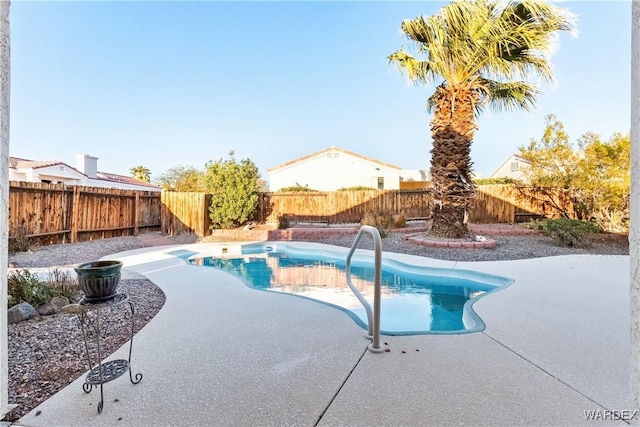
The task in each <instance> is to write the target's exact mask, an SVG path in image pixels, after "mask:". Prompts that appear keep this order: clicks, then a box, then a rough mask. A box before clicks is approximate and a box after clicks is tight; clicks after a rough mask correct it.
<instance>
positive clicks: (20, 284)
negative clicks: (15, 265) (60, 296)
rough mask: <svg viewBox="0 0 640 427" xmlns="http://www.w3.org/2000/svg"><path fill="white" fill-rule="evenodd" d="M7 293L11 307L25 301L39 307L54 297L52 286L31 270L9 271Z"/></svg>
mask: <svg viewBox="0 0 640 427" xmlns="http://www.w3.org/2000/svg"><path fill="white" fill-rule="evenodd" d="M7 293H8V302H9V307H12V306H14V305H16V304H19V303H21V302H23V301H24V302H28V303H29V304H31V305H32V306H34V307H37V306H39V305H41V304H44V303H45V302H47V300H48V299H50V298H51V297H53V291H52V289H51V287H50V286H47V285H46V284H45V283H42V282H41V281H40V280H39V279H38V276H36V275H34V274H31V272H30V271H29V270H15V271H12V272H10V273H9V276H8V277H7Z"/></svg>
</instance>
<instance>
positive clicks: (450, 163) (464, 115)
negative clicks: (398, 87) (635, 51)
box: [388, 0, 574, 238]
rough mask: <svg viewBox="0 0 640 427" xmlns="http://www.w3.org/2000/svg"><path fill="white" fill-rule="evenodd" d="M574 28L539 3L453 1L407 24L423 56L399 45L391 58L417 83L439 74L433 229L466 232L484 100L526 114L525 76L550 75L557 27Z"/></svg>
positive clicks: (530, 94)
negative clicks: (474, 143) (474, 147)
mask: <svg viewBox="0 0 640 427" xmlns="http://www.w3.org/2000/svg"><path fill="white" fill-rule="evenodd" d="M573 28H574V16H573V15H572V14H570V13H569V12H567V11H565V10H563V9H560V8H558V7H556V6H553V5H549V4H546V3H544V2H542V1H537V0H524V1H509V2H505V1H499V0H475V1H473V0H461V1H454V2H453V3H451V4H449V5H447V6H444V7H443V8H442V9H441V10H440V11H439V13H437V14H436V15H433V16H430V17H427V18H424V17H418V18H416V19H413V20H405V21H403V22H402V31H403V32H404V34H405V35H406V37H407V38H408V39H409V40H411V41H413V42H415V45H416V47H417V50H418V54H419V55H420V56H421V57H422V58H423V59H420V58H416V57H414V56H412V55H411V54H409V53H406V52H404V51H403V50H402V49H401V50H398V51H397V52H395V53H393V54H391V55H389V57H388V59H389V61H390V62H391V63H395V64H396V65H398V68H399V69H400V71H401V72H404V73H406V76H407V78H408V79H409V80H410V81H413V82H415V83H422V84H432V83H435V82H436V80H439V79H442V82H441V83H440V84H439V85H438V86H437V87H436V89H435V92H434V93H433V94H432V95H431V96H430V97H429V99H428V101H427V110H428V111H429V112H433V113H434V114H433V118H432V119H431V136H432V138H433V148H432V150H431V177H432V184H433V198H432V202H431V214H432V218H433V227H432V229H431V233H432V234H434V235H437V236H441V237H454V238H457V237H463V236H465V235H467V234H468V230H467V214H468V210H469V208H470V207H471V203H472V202H473V198H474V195H475V187H474V184H473V181H472V171H471V166H472V162H471V157H470V151H471V143H472V141H473V137H474V134H475V131H476V129H477V126H476V121H475V119H476V115H477V114H478V113H480V112H481V111H482V110H483V109H484V108H485V107H486V106H487V105H490V106H492V107H493V108H494V109H495V110H502V109H507V110H509V109H524V110H526V111H528V110H529V109H530V108H531V107H532V106H533V105H534V101H535V99H536V95H538V92H539V90H538V87H537V86H536V85H535V84H533V83H530V82H528V81H526V79H527V77H529V76H530V75H535V76H539V77H541V78H542V79H543V80H546V81H552V80H553V73H552V70H551V64H550V61H549V60H550V56H551V53H552V51H553V48H554V45H555V43H554V42H555V41H556V35H557V32H558V31H571V30H572V29H573Z"/></svg>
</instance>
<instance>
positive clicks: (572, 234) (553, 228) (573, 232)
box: [532, 218, 602, 248]
mask: <svg viewBox="0 0 640 427" xmlns="http://www.w3.org/2000/svg"><path fill="white" fill-rule="evenodd" d="M532 223H534V221H532ZM534 226H535V227H537V229H539V230H542V231H543V232H544V233H545V234H546V235H547V236H550V237H551V238H553V239H554V240H555V241H557V242H558V243H560V244H561V245H563V246H568V247H577V248H584V247H589V246H591V244H592V243H593V235H594V234H595V233H599V232H601V231H602V229H601V228H600V227H599V226H598V225H597V224H595V223H593V222H589V221H579V220H577V219H568V218H558V219H546V220H542V221H535V224H534Z"/></svg>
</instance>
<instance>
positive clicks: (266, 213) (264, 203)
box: [258, 190, 430, 224]
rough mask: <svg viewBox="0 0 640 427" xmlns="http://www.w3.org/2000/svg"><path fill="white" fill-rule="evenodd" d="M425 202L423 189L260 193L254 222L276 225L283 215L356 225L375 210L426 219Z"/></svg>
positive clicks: (427, 207) (304, 220)
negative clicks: (279, 217)
mask: <svg viewBox="0 0 640 427" xmlns="http://www.w3.org/2000/svg"><path fill="white" fill-rule="evenodd" d="M429 199H430V196H429V193H428V192H427V191H424V190H401V191H393V190H389V191H378V190H364V191H336V192H314V193H306V192H305V193H263V194H261V195H260V203H259V212H258V220H259V221H261V222H277V218H278V216H279V215H283V216H285V217H286V218H287V219H288V220H289V221H292V222H308V221H314V222H315V221H318V222H320V221H321V222H327V223H330V224H347V223H359V222H360V221H361V219H362V217H363V216H364V215H365V213H367V212H371V211H376V210H378V211H388V212H392V213H398V214H401V213H403V214H405V215H406V216H407V218H418V217H426V216H428V212H429Z"/></svg>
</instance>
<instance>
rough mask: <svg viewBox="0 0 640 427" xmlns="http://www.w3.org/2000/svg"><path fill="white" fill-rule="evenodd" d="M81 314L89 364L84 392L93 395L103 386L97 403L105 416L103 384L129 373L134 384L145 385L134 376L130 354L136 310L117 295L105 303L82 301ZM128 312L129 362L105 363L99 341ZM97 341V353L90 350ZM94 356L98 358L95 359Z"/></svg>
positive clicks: (139, 377)
mask: <svg viewBox="0 0 640 427" xmlns="http://www.w3.org/2000/svg"><path fill="white" fill-rule="evenodd" d="M78 305H79V306H80V310H79V312H78V313H77V314H78V320H79V321H80V328H81V329H82V338H83V339H84V347H85V351H86V355H87V363H88V364H89V373H88V374H87V377H86V379H85V382H84V384H82V389H83V390H84V391H85V393H91V391H92V390H93V387H94V386H95V387H97V386H98V385H99V386H100V402H99V403H98V413H101V412H102V408H103V406H104V393H103V391H102V388H103V386H104V383H107V382H109V381H113V380H115V379H116V378H118V377H120V376H121V375H122V374H124V373H125V372H127V370H128V371H129V379H130V380H131V382H132V383H133V384H138V383H139V382H140V381H142V374H141V373H137V374H135V376H134V375H133V373H132V371H131V351H132V350H133V326H134V320H133V314H134V306H133V303H132V302H131V301H130V300H129V296H128V295H127V294H122V293H119V294H116V296H115V297H113V298H112V299H110V300H108V301H104V302H95V303H94V302H89V301H87V300H85V299H82V300H81V301H80V303H79V304H78ZM123 307H124V308H128V310H127V311H126V312H125V314H124V317H125V320H130V323H131V337H130V340H129V359H128V360H125V359H117V360H111V361H108V362H104V363H102V352H101V349H100V340H101V339H103V338H105V337H106V336H107V335H108V333H109V330H110V329H111V327H112V326H113V324H114V321H115V319H114V318H113V314H114V313H115V312H116V311H117V310H119V309H121V308H123ZM92 338H94V339H95V352H92V351H90V350H89V342H90V340H91V339H92ZM92 353H94V356H96V357H97V360H96V359H93V358H92V357H91V356H92Z"/></svg>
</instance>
